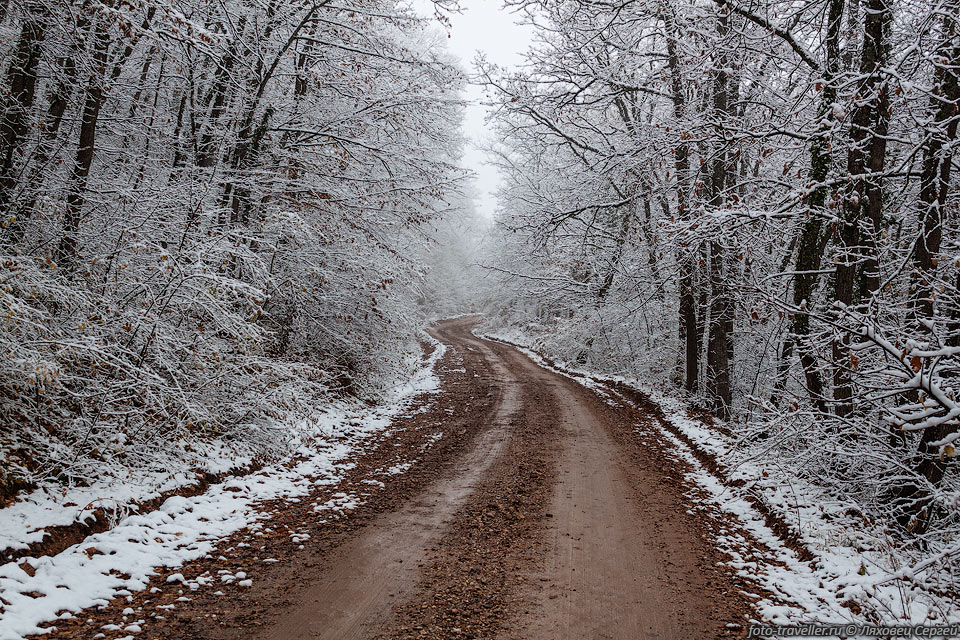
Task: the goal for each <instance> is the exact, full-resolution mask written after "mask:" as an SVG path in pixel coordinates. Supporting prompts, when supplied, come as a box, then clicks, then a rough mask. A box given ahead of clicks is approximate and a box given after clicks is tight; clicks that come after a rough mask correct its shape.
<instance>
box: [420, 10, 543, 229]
mask: <svg viewBox="0 0 960 640" xmlns="http://www.w3.org/2000/svg"><path fill="white" fill-rule="evenodd" d="M415 4H416V5H419V6H422V5H421V2H418V1H416V0H415ZM460 5H461V6H462V7H463V12H462V13H459V14H453V15H451V16H450V22H451V25H452V27H451V29H450V31H449V33H450V37H449V39H448V40H447V48H448V49H449V51H450V52H451V53H452V54H453V55H455V56H457V57H458V58H460V60H461V61H462V63H463V67H464V69H465V70H466V71H467V72H468V73H469V74H470V75H471V76H472V75H473V61H474V58H475V57H476V55H477V52H482V53H483V54H484V55H485V56H486V58H487V60H488V61H489V62H491V63H493V64H496V65H499V66H502V67H507V68H513V67H516V66H518V65H519V64H520V63H521V62H522V58H521V53H522V52H524V51H526V49H527V48H528V47H529V45H530V41H531V34H532V29H531V28H530V27H529V26H528V25H523V24H520V16H519V15H518V14H515V13H512V12H510V11H508V10H506V9H504V8H503V7H502V3H501V0H460ZM482 97H483V89H482V88H481V87H479V86H476V85H470V86H469V87H468V88H467V91H466V96H465V98H466V99H467V100H468V101H469V102H470V105H469V106H468V107H467V111H466V114H465V119H464V124H463V128H464V133H465V134H466V135H467V138H468V139H469V144H468V146H467V149H466V151H465V154H464V158H463V166H464V167H465V168H467V169H470V170H471V171H473V172H474V173H476V174H477V182H476V186H477V202H476V206H477V212H478V213H479V214H480V215H481V216H483V217H484V218H486V219H493V217H494V214H495V212H496V198H495V197H494V195H493V192H494V191H496V189H497V187H498V185H499V183H500V178H499V176H498V175H497V171H496V169H494V168H493V167H491V166H488V165H486V164H485V159H484V153H483V152H482V151H480V149H479V148H478V145H480V144H483V143H484V142H486V141H488V140H489V139H490V137H491V135H490V131H489V129H488V128H487V126H486V125H485V123H484V118H485V116H486V109H485V108H484V107H483V106H482V105H481V104H480V102H481V99H482Z"/></svg>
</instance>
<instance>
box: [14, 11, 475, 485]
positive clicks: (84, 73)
mask: <svg viewBox="0 0 960 640" xmlns="http://www.w3.org/2000/svg"><path fill="white" fill-rule="evenodd" d="M441 4H442V3H441ZM440 8H442V6H441V7H440ZM425 22H426V20H425V19H424V18H422V17H421V16H419V15H418V14H415V13H414V12H413V11H411V10H409V9H404V8H402V7H398V6H397V5H396V3H394V2H390V1H382V2H381V1H372V2H359V3H355V6H353V5H351V6H350V7H344V6H341V5H340V4H338V3H335V2H332V1H331V0H321V1H316V2H300V1H293V0H291V1H287V0H265V1H263V2H226V3H224V2H208V1H207V0H188V1H187V2H182V3H181V2H175V3H168V2H152V1H148V2H139V1H136V0H135V1H131V2H127V1H126V0H119V1H113V0H81V1H78V2H59V1H48V0H39V1H34V0H27V1H24V2H20V1H19V0H9V1H5V2H3V4H2V7H0V29H2V32H0V33H2V39H0V41H2V45H0V59H2V60H4V61H5V62H4V64H3V67H4V69H3V74H4V76H3V81H2V82H3V90H2V95H0V99H2V105H0V113H2V128H0V212H2V215H0V217H2V220H3V222H2V227H3V228H2V231H0V253H2V257H0V261H2V265H3V267H2V270H3V276H2V291H0V299H2V302H0V308H2V310H3V316H4V319H3V330H2V332H0V341H2V347H0V349H2V351H3V354H4V356H3V358H2V364H0V396H2V399H3V400H2V403H0V423H2V428H0V439H2V448H3V451H4V463H3V465H2V471H0V487H3V492H4V493H7V494H8V495H9V492H11V491H15V490H16V489H17V488H18V487H19V486H21V485H22V484H23V483H25V482H29V483H34V482H36V481H38V480H42V479H47V478H53V479H58V480H59V481H61V482H73V481H79V482H83V481H88V480H90V479H91V478H93V477H98V476H101V475H102V474H105V473H106V474H109V473H114V472H116V473H117V474H122V472H123V470H124V469H126V468H131V467H134V468H136V467H154V468H155V467H159V468H164V467H165V466H168V465H172V466H174V467H179V466H182V465H188V466H193V467H197V466H200V467H203V466H204V464H205V462H206V458H212V457H215V456H217V455H219V453H218V452H219V450H209V451H208V450H204V449H203V448H202V446H201V445H203V444H204V443H209V442H213V441H217V442H221V443H223V442H227V443H229V447H230V449H231V450H232V452H233V455H235V456H240V455H246V456H247V457H255V458H268V459H269V458H271V457H275V456H276V455H278V454H279V453H281V452H284V451H285V450H284V442H285V440H286V439H287V438H288V434H286V433H285V431H287V429H286V427H285V426H284V425H285V424H287V423H289V420H290V419H291V416H293V415H297V412H298V411H300V412H301V413H302V412H303V409H304V407H306V406H314V404H315V400H316V398H317V397H321V398H322V397H324V395H326V396H327V397H329V396H331V395H333V394H339V393H350V394H352V395H356V396H359V397H367V398H374V397H376V395H377V392H378V389H381V388H383V387H385V386H388V385H389V384H390V383H391V382H392V381H393V380H394V379H395V378H397V377H398V376H403V375H406V374H407V373H409V371H410V368H411V366H413V365H414V364H415V363H416V362H418V360H419V351H420V349H419V346H418V345H417V343H416V337H417V331H419V329H420V326H421V325H422V323H423V319H424V317H425V316H424V311H423V310H422V308H421V307H422V304H419V305H418V301H419V302H422V301H423V299H424V298H425V297H429V296H430V292H429V291H426V290H425V288H424V287H425V285H424V272H425V268H424V267H423V266H422V265H423V264H424V263H425V262H429V256H428V255H427V253H428V249H426V248H425V247H428V245H430V243H431V242H432V240H433V239H434V237H435V236H436V235H437V231H436V229H437V227H438V226H441V225H440V223H441V222H442V221H443V220H444V219H445V218H446V217H449V216H450V215H451V211H453V210H454V207H453V205H451V204H450V203H451V202H453V201H454V200H453V198H454V196H455V194H456V193H459V192H460V191H461V185H462V182H463V179H464V176H465V172H464V171H463V170H462V169H461V168H459V167H458V166H457V165H456V162H455V158H456V157H457V155H458V148H459V146H460V145H461V138H460V133H459V130H458V123H459V114H460V111H461V108H462V107H461V99H460V96H459V87H460V84H461V83H462V82H463V78H464V73H463V72H462V71H460V70H459V69H458V68H456V67H455V66H454V65H453V63H452V62H451V60H449V59H447V57H446V55H445V54H444V52H443V51H442V50H441V49H440V48H439V47H438V46H437V42H438V41H439V40H440V38H441V37H442V36H439V35H437V33H435V32H429V31H428V30H426V29H425V27H424V25H425ZM227 466H229V465H227Z"/></svg>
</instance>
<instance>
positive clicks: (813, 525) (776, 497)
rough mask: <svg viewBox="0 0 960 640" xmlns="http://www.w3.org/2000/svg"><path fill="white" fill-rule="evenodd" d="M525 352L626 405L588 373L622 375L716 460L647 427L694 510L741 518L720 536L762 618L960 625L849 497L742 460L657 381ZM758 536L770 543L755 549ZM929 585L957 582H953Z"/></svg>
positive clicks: (954, 607)
mask: <svg viewBox="0 0 960 640" xmlns="http://www.w3.org/2000/svg"><path fill="white" fill-rule="evenodd" d="M478 333H481V332H478ZM482 336H483V337H487V338H490V339H494V340H502V341H505V342H508V343H510V344H514V345H518V344H521V345H522V344H528V345H529V344H531V342H530V340H529V339H527V338H526V337H525V336H524V335H523V334H520V333H518V332H516V331H510V332H503V331H500V332H496V331H494V332H489V333H482ZM521 350H522V351H524V352H525V353H526V354H527V355H528V356H530V357H531V358H532V359H533V360H534V361H535V362H537V363H538V364H540V365H541V366H543V367H545V368H549V369H551V370H554V371H557V372H559V373H561V374H563V375H566V376H567V377H569V378H571V379H573V380H575V381H577V382H579V383H580V384H582V385H584V386H586V387H588V388H590V389H593V390H595V391H596V392H598V393H599V394H600V395H601V396H603V397H604V398H606V399H607V400H608V401H609V402H611V403H615V404H622V403H629V399H628V398H626V397H623V396H622V395H621V394H618V393H616V392H615V391H613V390H612V389H611V388H609V387H608V386H606V385H604V384H601V383H598V382H596V381H595V380H593V379H592V378H598V379H601V380H604V381H610V382H611V383H616V382H620V383H623V384H625V385H627V386H628V387H631V388H633V389H636V390H638V391H640V392H642V393H644V394H645V395H647V396H648V397H649V398H650V399H651V400H652V401H653V402H655V403H656V404H658V405H659V406H660V407H661V409H662V410H663V412H664V414H665V416H666V420H667V421H668V422H669V424H670V425H671V426H672V427H673V428H674V429H676V430H677V431H679V432H680V433H682V434H683V435H684V436H685V437H686V439H687V441H688V442H692V443H693V446H694V447H696V448H697V449H698V450H699V451H701V452H704V453H707V454H709V455H710V456H712V457H713V458H715V459H716V460H717V462H718V463H720V464H721V465H722V467H723V469H724V471H723V474H724V477H723V478H718V477H717V475H715V474H714V473H713V472H711V471H710V470H708V469H706V468H705V467H704V466H703V465H702V464H701V462H700V461H699V460H698V458H697V456H696V455H695V453H694V450H692V449H691V448H690V445H689V444H688V442H685V441H684V440H682V439H680V438H678V437H677V436H676V435H674V433H671V430H670V429H668V428H666V427H665V426H664V425H660V424H654V425H653V426H654V427H655V428H656V429H657V438H658V439H660V440H661V441H665V442H667V443H669V444H670V446H669V447H667V448H666V450H667V451H668V452H670V454H672V455H674V456H676V457H677V458H679V459H681V460H683V461H684V462H685V463H687V466H688V468H689V471H688V472H687V477H688V480H689V481H690V483H691V484H692V485H693V486H695V487H697V488H698V493H699V494H700V495H699V496H698V497H699V498H700V500H699V501H698V502H699V505H698V506H697V507H696V508H698V509H701V510H705V511H707V512H712V513H715V514H724V515H726V516H728V517H732V518H734V519H735V521H736V522H737V523H738V524H739V528H738V529H736V530H734V529H733V528H726V527H723V525H722V524H721V525H720V526H721V528H720V530H719V533H718V535H717V542H718V544H719V546H720V548H721V549H722V550H723V551H725V552H726V553H727V554H728V555H729V556H730V558H731V559H730V564H731V565H732V566H733V567H735V568H736V569H737V571H738V573H739V574H740V575H743V576H745V577H747V578H748V579H749V580H751V581H752V582H753V583H755V584H757V585H758V586H760V587H762V588H763V589H764V590H765V593H762V594H750V595H751V597H752V598H753V599H755V601H756V602H755V607H756V610H757V612H758V613H759V615H760V618H761V619H760V620H758V622H765V623H773V624H781V625H787V624H790V625H793V624H797V623H799V622H817V623H834V622H836V623H841V622H857V623H863V624H869V623H872V624H878V623H879V624H899V625H903V624H913V625H917V624H947V623H950V624H953V623H958V622H960V607H958V604H957V602H956V601H955V600H954V599H952V598H950V597H939V596H937V595H935V591H936V588H935V589H929V588H928V587H929V584H928V581H926V580H924V579H923V578H930V577H931V576H929V575H924V574H926V573H929V572H930V571H931V570H932V569H935V568H936V566H937V563H936V562H932V561H931V560H930V559H926V560H925V561H919V562H918V560H917V559H916V558H910V557H907V556H906V555H903V554H899V553H898V552H897V549H896V547H895V545H893V544H892V543H891V537H890V536H889V535H888V533H887V532H886V531H885V530H884V528H883V526H882V525H881V524H880V523H869V522H867V521H866V520H865V519H864V518H862V517H858V514H859V509H857V508H856V505H854V504H853V503H847V502H843V501H841V500H838V499H837V498H835V497H834V496H832V495H830V493H829V492H828V491H826V490H825V489H823V488H820V487H817V486H815V485H813V484H811V483H809V482H804V481H802V480H800V479H798V478H797V477H796V476H794V475H792V474H789V473H788V471H787V470H785V469H782V468H780V467H779V466H778V465H777V463H776V460H775V459H771V458H770V457H769V456H768V457H763V456H754V457H752V458H747V457H745V456H744V455H743V453H742V451H741V450H740V449H739V448H738V447H737V446H736V445H737V443H736V442H735V441H734V440H733V438H731V437H729V436H725V435H724V434H723V433H722V432H720V431H719V430H717V429H714V428H710V427H708V426H706V425H705V424H704V423H703V422H701V421H700V420H697V419H694V418H691V417H689V414H688V411H687V404H686V402H685V401H684V400H683V399H682V398H681V397H679V396H678V395H675V394H671V393H670V392H669V391H667V390H665V389H663V388H654V387H653V386H652V385H649V384H647V383H645V382H643V381H640V380H637V379H633V378H625V377H622V376H607V375H603V374H599V373H595V372H589V371H583V370H581V369H578V368H577V367H575V366H572V365H569V364H568V363H557V365H558V366H559V367H562V368H557V367H554V366H551V364H550V363H549V362H548V361H547V360H546V359H545V358H543V357H542V356H541V355H540V354H538V353H537V352H535V351H533V350H531V349H529V348H523V347H521ZM741 483H742V484H741ZM737 484H741V486H736V485H737ZM748 495H749V496H750V497H751V498H753V499H756V498H759V499H760V500H762V501H763V503H764V504H765V505H766V506H767V507H768V508H769V510H770V511H771V512H773V513H775V514H777V515H778V516H779V517H780V518H781V520H782V521H783V522H785V523H787V524H788V525H789V526H790V528H791V530H792V531H793V532H794V534H795V535H796V537H797V539H798V540H799V541H800V542H801V543H802V544H803V545H804V546H805V547H806V548H807V549H809V550H810V551H811V552H813V553H814V554H815V555H816V556H817V557H816V559H815V560H814V561H813V562H803V561H802V560H801V559H800V558H799V557H798V555H797V553H795V552H794V550H793V549H791V548H790V547H789V546H788V545H787V544H785V543H784V541H783V540H782V539H781V538H780V537H778V536H777V534H776V533H775V532H774V531H773V530H772V529H771V527H770V526H768V525H767V523H766V522H765V518H764V516H763V514H762V513H761V512H760V511H759V510H758V509H757V508H756V507H755V506H754V505H753V504H752V503H751V500H750V499H748ZM719 521H720V522H721V523H722V522H723V521H724V520H723V519H720V520H719ZM744 533H746V534H747V536H745V535H744ZM747 537H750V538H752V539H753V540H748V539H747ZM755 541H759V542H760V543H762V545H763V546H765V547H766V549H763V548H758V546H757V545H756V543H755ZM934 578H935V577H934ZM934 586H935V587H940V588H943V587H947V588H950V587H951V586H952V587H954V588H955V585H950V584H939V585H934Z"/></svg>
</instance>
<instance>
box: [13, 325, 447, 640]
mask: <svg viewBox="0 0 960 640" xmlns="http://www.w3.org/2000/svg"><path fill="white" fill-rule="evenodd" d="M434 344H435V348H434V351H433V353H432V354H431V355H430V357H429V358H428V359H427V361H426V362H425V364H424V366H423V367H422V368H421V369H420V370H419V371H418V372H417V373H416V375H414V376H413V377H412V378H411V379H410V380H409V381H408V382H406V383H404V384H402V385H400V386H398V387H396V388H395V389H393V390H392V391H391V392H390V393H389V394H388V395H387V397H386V398H385V400H384V402H382V403H381V404H379V405H377V406H375V407H372V408H371V407H367V406H365V405H363V404H362V403H359V402H347V401H343V402H339V403H337V404H335V405H332V406H326V407H323V408H318V410H317V412H316V414H315V415H314V416H313V417H312V418H310V419H309V420H306V421H302V422H300V423H298V424H293V425H291V432H292V433H294V434H295V437H296V441H295V443H294V444H295V446H294V447H293V449H292V453H291V455H290V457H289V458H288V460H287V461H286V462H283V463H278V464H274V465H271V466H269V467H264V468H263V469H261V470H259V471H257V472H255V473H251V474H249V475H246V476H243V477H234V478H230V479H228V480H226V481H224V482H222V483H219V484H215V485H212V486H210V487H209V488H208V490H207V491H205V492H204V493H202V494H200V495H197V496H194V497H190V498H186V497H181V496H174V497H171V498H169V499H167V500H166V501H165V502H164V503H163V504H162V506H161V507H160V508H159V509H157V510H156V511H153V512H151V513H144V514H137V515H130V516H127V517H125V518H122V519H121V520H120V521H119V522H118V523H117V524H116V526H114V527H113V528H111V529H109V530H108V531H105V532H103V533H98V534H95V535H91V536H89V537H87V538H86V539H85V540H84V541H83V542H81V543H80V544H77V545H74V546H72V547H69V548H68V549H66V550H64V551H63V552H61V553H58V554H57V555H55V556H44V557H40V558H25V559H22V560H20V561H18V562H8V563H6V564H4V565H2V566H0V640H14V639H17V638H22V637H24V636H25V635H28V634H34V633H42V632H43V629H41V627H40V626H39V625H40V624H41V623H43V622H48V621H51V620H55V619H57V618H58V616H59V617H69V616H72V615H74V614H76V613H78V612H80V611H81V610H83V609H85V608H87V607H91V606H96V605H99V604H106V603H107V602H108V601H109V600H111V599H113V598H114V597H117V596H124V595H128V594H129V593H130V592H133V591H138V590H142V589H144V588H146V586H147V582H148V580H149V579H150V577H151V576H152V575H154V573H155V569H157V568H158V567H167V568H176V567H180V566H182V565H183V564H184V563H186V562H189V561H191V560H195V559H197V558H200V557H203V556H206V555H207V554H209V553H211V551H213V549H214V548H215V546H216V543H217V541H218V540H220V539H222V538H224V537H226V536H228V535H230V534H232V533H234V532H236V531H239V530H241V529H244V528H250V529H251V530H256V529H258V528H260V527H263V526H264V520H265V519H268V518H269V517H270V516H269V514H265V513H263V512H262V511H260V510H259V509H258V508H257V505H258V504H259V503H262V502H264V501H267V500H275V499H279V498H283V499H289V500H291V501H297V500H299V499H300V498H302V497H303V496H305V495H308V494H309V493H310V491H311V489H312V488H313V487H315V486H317V485H332V484H336V483H337V482H338V481H339V480H340V479H341V478H342V477H343V475H344V473H345V472H346V471H348V470H349V469H350V468H351V467H352V463H351V460H352V459H354V458H355V457H356V456H357V455H358V454H359V453H361V452H362V451H363V450H364V448H365V445H366V443H367V442H369V440H370V438H371V436H373V435H375V434H378V433H381V432H383V431H384V429H386V428H387V427H388V426H389V425H390V424H391V422H392V421H393V420H394V418H395V417H397V416H398V415H399V414H401V413H402V412H404V411H405V410H406V409H408V408H409V407H410V405H411V403H412V402H413V400H414V398H416V397H417V396H419V395H421V394H423V393H428V392H434V391H437V390H438V389H439V379H438V378H437V376H436V375H435V373H434V365H435V364H436V363H437V362H438V361H439V359H440V358H441V357H442V356H443V354H444V352H445V347H444V346H443V345H442V344H440V343H438V342H434ZM407 468H409V465H407ZM404 470H405V469H399V468H398V469H396V470H395V471H393V472H395V473H401V472H402V471H404ZM157 480H158V478H156V477H153V476H150V477H146V476H145V477H132V478H131V482H130V483H129V485H124V486H96V485H95V486H92V487H86V488H82V489H74V490H70V491H66V492H59V493H58V492H52V491H49V490H47V491H44V490H39V491H36V492H33V493H32V494H30V495H29V496H27V497H26V498H25V499H23V500H21V501H20V502H17V503H15V504H14V505H12V506H10V507H8V508H6V509H3V510H0V536H2V537H0V541H2V543H4V544H5V545H6V546H8V547H9V546H12V547H15V548H16V547H19V548H24V547H25V546H26V545H27V544H29V543H30V542H32V541H34V540H37V539H39V538H38V536H40V535H42V533H40V530H41V529H42V528H43V527H44V526H50V525H54V524H70V523H72V522H74V521H75V519H76V518H77V517H78V514H79V516H80V517H83V515H84V509H91V508H92V506H91V505H93V506H95V505H97V504H98V503H100V502H102V501H103V500H104V499H105V496H109V499H110V500H111V501H113V503H114V504H117V503H119V504H121V505H122V504H123V502H124V501H127V503H130V502H133V501H140V500H144V499H148V498H150V497H152V496H155V495H158V494H159V493H160V492H162V491H165V490H168V489H170V488H176V487H177V486H182V485H183V484H186V483H188V482H189V481H190V480H191V478H190V477H189V476H187V475H184V474H181V475H176V474H173V475H171V476H170V477H169V478H167V479H161V480H164V481H163V482H161V483H160V485H159V486H152V487H151V486H150V485H149V482H150V481H157ZM178 482H179V483H180V484H179V485H178V484H177V483H178ZM334 498H335V499H333V500H330V501H326V502H323V503H320V504H317V505H315V510H316V511H318V512H321V511H326V512H329V513H330V515H331V516H333V515H335V514H337V513H338V512H341V511H343V510H345V509H349V508H351V507H353V506H356V505H355V498H354V497H351V496H347V495H342V496H339V495H338V496H335V497H334ZM79 505H83V506H79ZM28 524H29V525H31V526H30V527H28V526H27V525H28ZM31 527H32V528H31ZM177 575H178V574H174V575H173V576H170V578H171V579H176V576H177ZM232 579H236V580H237V584H238V585H240V586H245V585H249V584H251V582H250V580H252V578H248V577H247V576H246V575H244V576H242V577H241V576H239V575H234V576H232ZM220 580H223V576H221V577H220ZM168 581H169V580H168ZM188 586H190V587H191V588H193V587H194V585H188ZM197 586H199V585H197ZM130 626H131V627H137V624H136V623H135V622H134V623H131V625H130ZM137 631H138V629H134V628H131V629H129V632H130V633H135V632H137Z"/></svg>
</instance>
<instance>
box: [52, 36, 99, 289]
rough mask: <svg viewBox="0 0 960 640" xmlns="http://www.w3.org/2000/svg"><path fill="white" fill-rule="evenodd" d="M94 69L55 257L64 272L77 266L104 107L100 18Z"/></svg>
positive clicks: (81, 122) (81, 116)
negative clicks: (90, 179) (78, 242)
mask: <svg viewBox="0 0 960 640" xmlns="http://www.w3.org/2000/svg"><path fill="white" fill-rule="evenodd" d="M94 33H95V38H96V39H95V42H94V54H93V59H94V63H95V64H94V65H93V67H94V72H93V73H92V74H91V75H90V79H89V81H88V84H87V96H86V99H85V100H84V102H83V111H82V112H81V115H80V141H79V143H78V144H77V153H76V157H75V159H74V162H73V170H72V171H71V174H70V192H69V193H68V195H67V207H66V210H65V212H64V218H63V236H62V237H61V239H60V245H59V246H58V247H57V253H56V260H57V262H58V263H59V265H60V267H61V268H62V269H63V270H64V272H65V273H68V274H69V273H71V272H72V271H73V269H74V268H75V266H76V259H77V234H78V233H79V231H80V216H81V214H82V212H83V205H84V203H85V202H86V192H87V176H89V175H90V166H91V165H92V164H93V157H94V149H95V145H96V137H97V119H98V118H99V117H100V109H101V108H102V107H103V102H104V100H105V97H106V96H105V93H104V87H103V81H104V73H103V70H104V69H105V68H106V65H107V49H108V47H109V44H110V41H109V37H108V35H107V30H106V25H105V24H104V22H103V18H99V19H98V20H97V26H96V28H95V30H94Z"/></svg>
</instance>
